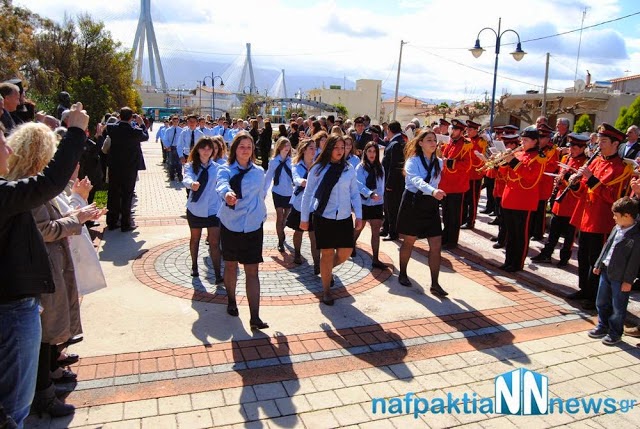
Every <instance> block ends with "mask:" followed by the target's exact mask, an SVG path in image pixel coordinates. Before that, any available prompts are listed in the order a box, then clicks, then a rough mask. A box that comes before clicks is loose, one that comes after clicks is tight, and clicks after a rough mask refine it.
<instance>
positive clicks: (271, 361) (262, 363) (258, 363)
mask: <svg viewBox="0 0 640 429" xmlns="http://www.w3.org/2000/svg"><path fill="white" fill-rule="evenodd" d="M280 363H281V362H280V360H279V359H278V358H268V359H258V360H250V361H248V362H247V368H264V367H266V366H274V365H280Z"/></svg>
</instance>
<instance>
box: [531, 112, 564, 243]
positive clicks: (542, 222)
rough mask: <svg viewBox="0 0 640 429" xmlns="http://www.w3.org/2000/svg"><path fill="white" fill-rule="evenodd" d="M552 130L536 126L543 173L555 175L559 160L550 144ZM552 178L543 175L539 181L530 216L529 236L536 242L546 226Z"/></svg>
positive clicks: (542, 125)
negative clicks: (534, 207) (533, 208)
mask: <svg viewBox="0 0 640 429" xmlns="http://www.w3.org/2000/svg"><path fill="white" fill-rule="evenodd" d="M552 133H553V129H552V128H551V127H549V126H548V125H547V124H540V125H538V134H540V158H541V159H543V160H544V161H545V165H544V171H545V173H557V172H558V161H559V160H560V156H559V153H560V152H559V151H558V149H557V148H556V147H555V146H554V145H553V143H551V134H552ZM553 185H554V178H553V177H552V176H549V175H546V174H545V175H543V176H542V178H541V179H540V186H539V189H540V195H539V196H538V198H539V199H538V208H537V209H536V211H535V212H534V213H533V214H532V215H531V225H530V231H529V235H531V238H532V239H534V240H537V241H540V240H542V238H543V236H544V230H545V226H546V223H547V222H546V218H547V201H549V199H550V198H551V194H552V193H553V187H554V186H553Z"/></svg>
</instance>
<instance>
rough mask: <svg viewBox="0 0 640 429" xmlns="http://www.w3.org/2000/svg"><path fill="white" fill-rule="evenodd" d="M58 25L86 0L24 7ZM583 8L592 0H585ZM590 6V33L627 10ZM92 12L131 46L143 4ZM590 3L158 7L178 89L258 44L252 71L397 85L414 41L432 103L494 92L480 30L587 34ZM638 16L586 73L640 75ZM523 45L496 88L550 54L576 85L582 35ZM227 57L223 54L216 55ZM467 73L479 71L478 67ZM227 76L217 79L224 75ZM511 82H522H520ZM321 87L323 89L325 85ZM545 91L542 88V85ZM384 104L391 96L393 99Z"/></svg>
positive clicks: (323, 0)
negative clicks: (193, 69) (207, 66)
mask: <svg viewBox="0 0 640 429" xmlns="http://www.w3.org/2000/svg"><path fill="white" fill-rule="evenodd" d="M16 3H17V4H22V5H25V6H27V7H29V8H30V9H32V10H34V11H36V12H38V13H40V14H42V15H43V16H48V17H50V18H53V19H61V17H62V16H63V14H64V13H65V12H67V13H69V14H74V13H76V12H78V11H79V10H78V9H77V7H78V6H77V3H78V2H77V0H73V1H72V0H58V1H57V2H55V3H53V2H44V1H25V0H23V1H16ZM585 3H586V2H585ZM593 3H596V2H589V4H588V11H587V15H586V19H585V26H588V25H591V24H595V23H598V22H602V21H605V20H608V19H612V18H615V17H618V16H620V15H622V12H621V10H622V9H621V7H620V5H619V3H618V1H616V0H601V1H598V2H597V4H593ZM81 7H82V8H83V10H84V11H86V12H89V13H90V14H91V15H92V16H93V17H95V18H99V19H102V20H104V21H105V22H106V24H107V28H108V29H109V30H110V31H111V32H112V34H113V35H114V37H116V38H117V39H119V40H121V41H122V43H123V45H124V46H125V47H129V46H131V44H132V42H133V36H134V33H135V28H136V25H137V16H138V14H139V10H138V8H139V6H138V4H137V2H121V1H115V2H113V1H112V2H103V1H97V0H85V1H84V2H83V3H82V6H81ZM583 8H584V4H580V3H576V2H575V1H570V0H540V1H535V2H514V1H512V0H509V1H507V0H485V1H483V2H467V1H460V0H449V1H445V0H435V1H418V0H403V1H401V2H399V3H397V4H393V3H390V2H386V1H372V2H364V1H356V2H353V1H349V2H348V1H338V0H320V1H316V2H309V3H304V2H292V1H287V0H263V1H245V2H242V3H241V4H240V3H239V4H234V3H231V4H229V3H224V2H211V1H210V0H192V1H190V2H188V3H184V2H176V1H168V0H162V1H161V0H158V1H153V2H152V15H153V18H154V25H155V30H156V35H157V38H158V44H159V45H160V49H161V52H162V54H163V56H164V57H165V62H167V63H168V64H167V67H166V68H167V70H171V75H169V74H167V80H168V81H169V82H170V83H173V84H176V85H177V84H179V83H184V82H190V83H189V85H193V84H194V83H195V81H196V80H197V79H200V78H201V77H200V76H190V75H189V70H184V68H181V67H180V60H179V59H177V58H178V57H180V56H183V57H184V56H187V57H189V58H190V59H192V60H193V59H198V60H200V61H202V62H204V63H227V64H231V63H233V61H234V60H235V59H236V58H237V56H240V55H243V54H244V49H245V43H246V42H251V43H252V52H253V55H254V57H253V61H254V67H260V68H269V69H275V70H279V69H282V68H284V69H286V71H287V74H288V75H300V74H309V75H318V76H335V77H337V78H340V77H342V76H346V77H347V78H348V79H351V80H355V79H359V78H374V79H381V80H385V82H384V86H385V87H387V88H393V87H394V85H395V74H396V71H395V68H394V64H397V60H398V51H399V45H400V40H401V39H403V40H405V41H409V44H408V45H407V46H405V49H404V55H403V58H402V65H403V67H402V74H401V85H400V89H401V91H402V92H406V93H411V94H413V95H416V96H419V97H422V98H425V99H429V98H453V99H459V98H473V97H476V98H481V97H484V93H485V91H489V92H490V91H491V87H492V79H493V78H492V74H493V62H494V59H495V56H494V54H493V48H491V47H490V45H493V42H494V41H495V36H493V35H492V34H491V32H489V31H485V32H483V33H482V35H481V38H480V40H481V42H482V44H483V46H485V48H486V49H487V52H485V54H484V55H483V56H481V57H480V58H479V59H474V58H473V57H472V56H471V55H470V53H469V52H468V51H467V50H466V49H434V48H438V47H439V48H442V47H452V48H465V47H471V46H472V45H473V43H474V42H475V39H476V35H477V33H478V31H479V30H480V29H481V28H483V27H485V26H490V27H492V28H495V29H497V25H498V16H501V17H502V29H503V30H504V29H506V28H512V29H515V30H517V31H518V32H519V33H520V35H521V37H522V39H523V40H526V39H530V38H536V37H541V36H547V35H549V34H550V33H556V32H563V31H568V30H572V29H575V28H579V27H580V22H581V19H582V9H583ZM637 31H638V24H637V20H635V21H634V20H633V19H629V20H625V21H621V22H620V23H619V25H618V23H616V25H610V26H602V27H598V28H596V29H592V30H585V31H584V34H583V39H582V41H583V43H582V52H581V60H580V64H579V67H578V77H579V78H584V74H585V73H586V69H589V70H590V71H591V74H592V76H593V78H594V79H597V80H603V79H608V78H611V77H615V76H616V75H623V72H624V70H626V69H631V70H633V72H634V73H638V72H639V71H640V58H639V57H640V41H639V39H637V38H633V37H634V36H636V35H637V34H638V32H637ZM515 39H516V37H515V35H514V34H511V33H506V34H505V35H504V39H503V46H502V52H501V54H500V67H499V79H498V85H497V88H498V89H497V93H498V94H500V93H501V92H502V90H503V89H505V90H507V91H510V92H522V91H525V90H527V89H539V87H541V86H542V84H543V79H544V57H545V53H546V52H550V53H551V55H552V61H551V67H550V83H549V86H550V87H555V88H558V89H563V88H565V87H569V86H572V85H573V76H574V73H575V60H576V58H575V54H576V53H577V45H578V33H573V34H570V35H566V36H562V37H557V38H552V39H546V40H541V41H536V42H529V43H527V42H524V43H523V49H524V50H525V51H527V52H529V55H527V56H525V58H524V59H523V60H522V61H521V62H515V61H514V60H513V59H512V58H511V57H510V56H509V55H508V53H509V52H511V51H512V50H513V48H514V46H513V45H509V43H512V42H514V41H515ZM219 54H226V55H219ZM470 67H473V68H477V69H481V70H483V71H484V72H483V71H477V70H474V69H472V68H470ZM222 71H223V70H220V71H219V73H222ZM506 78H511V79H516V80H520V81H524V82H526V83H519V82H514V81H512V80H508V79H506ZM318 85H321V82H318ZM536 85H537V86H538V87H536ZM386 96H387V97H389V96H392V94H386Z"/></svg>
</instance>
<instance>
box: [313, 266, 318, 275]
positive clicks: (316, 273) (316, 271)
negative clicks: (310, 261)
mask: <svg viewBox="0 0 640 429" xmlns="http://www.w3.org/2000/svg"><path fill="white" fill-rule="evenodd" d="M313 274H314V275H316V276H317V275H318V274H320V265H314V266H313Z"/></svg>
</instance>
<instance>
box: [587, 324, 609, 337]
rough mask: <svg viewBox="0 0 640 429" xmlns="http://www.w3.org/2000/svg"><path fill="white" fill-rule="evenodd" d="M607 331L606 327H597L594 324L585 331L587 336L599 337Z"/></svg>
mask: <svg viewBox="0 0 640 429" xmlns="http://www.w3.org/2000/svg"><path fill="white" fill-rule="evenodd" d="M608 333H609V330H608V329H606V328H598V327H597V326H596V327H595V328H593V329H592V330H590V331H589V332H587V335H588V336H589V338H595V339H599V338H604V337H605V336H606V335H607V334H608Z"/></svg>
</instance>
